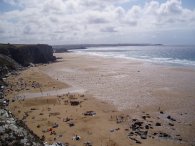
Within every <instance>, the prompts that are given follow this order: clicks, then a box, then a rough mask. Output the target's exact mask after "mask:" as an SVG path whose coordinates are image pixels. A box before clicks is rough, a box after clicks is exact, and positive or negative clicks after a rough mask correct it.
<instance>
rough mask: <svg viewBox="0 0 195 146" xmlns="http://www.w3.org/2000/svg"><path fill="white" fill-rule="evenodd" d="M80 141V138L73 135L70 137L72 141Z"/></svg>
mask: <svg viewBox="0 0 195 146" xmlns="http://www.w3.org/2000/svg"><path fill="white" fill-rule="evenodd" d="M80 139H81V137H80V136H78V135H75V136H73V137H72V140H76V141H79V140H80Z"/></svg>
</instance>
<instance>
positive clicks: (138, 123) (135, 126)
mask: <svg viewBox="0 0 195 146" xmlns="http://www.w3.org/2000/svg"><path fill="white" fill-rule="evenodd" d="M142 124H143V122H135V123H133V124H132V126H131V128H132V130H133V131H135V130H137V129H139V128H140V127H141V126H142Z"/></svg>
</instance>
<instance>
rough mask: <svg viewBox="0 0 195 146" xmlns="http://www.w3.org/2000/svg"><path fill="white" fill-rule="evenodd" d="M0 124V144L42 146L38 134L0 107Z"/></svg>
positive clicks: (5, 145)
mask: <svg viewBox="0 0 195 146" xmlns="http://www.w3.org/2000/svg"><path fill="white" fill-rule="evenodd" d="M0 125H1V126H0V135H1V140H0V145H1V146H8V145H10V146H14V145H18V146H22V145H23V146H44V144H43V142H42V141H41V140H40V139H39V137H38V136H36V135H35V134H34V133H33V132H32V131H30V130H29V129H28V128H27V127H26V126H25V124H24V123H23V122H22V121H18V120H16V119H15V118H14V117H13V115H12V114H11V113H10V112H9V111H7V110H6V109H0Z"/></svg>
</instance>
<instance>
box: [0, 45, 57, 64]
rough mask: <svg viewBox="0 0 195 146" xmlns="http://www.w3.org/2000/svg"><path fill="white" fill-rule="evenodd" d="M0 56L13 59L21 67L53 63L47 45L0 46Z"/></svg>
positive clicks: (51, 54) (51, 50)
mask: <svg viewBox="0 0 195 146" xmlns="http://www.w3.org/2000/svg"><path fill="white" fill-rule="evenodd" d="M0 54H3V55H6V56H8V57H10V58H12V59H14V60H15V61H16V62H17V63H19V64H21V65H22V66H28V65H29V64H30V63H35V64H36V63H48V62H50V61H54V60H55V59H56V58H55V57H54V56H53V49H52V47H51V46H49V45H43V44H38V45H10V44H3V45H0Z"/></svg>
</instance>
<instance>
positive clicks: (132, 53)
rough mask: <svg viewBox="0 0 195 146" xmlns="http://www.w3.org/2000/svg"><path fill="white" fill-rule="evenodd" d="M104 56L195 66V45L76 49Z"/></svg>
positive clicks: (79, 51) (78, 51)
mask: <svg viewBox="0 0 195 146" xmlns="http://www.w3.org/2000/svg"><path fill="white" fill-rule="evenodd" d="M74 52H77V53H84V54H90V55H96V56H102V57H114V58H125V59H137V60H143V61H147V62H152V63H157V64H158V63H160V64H169V65H178V66H191V67H195V45H191V46H190V45H189V46H184V45H182V46H181V45H174V46H173V45H172V46H171V45H154V46H111V47H110V46H109V47H108V46H106V47H88V48H86V49H78V50H74Z"/></svg>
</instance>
